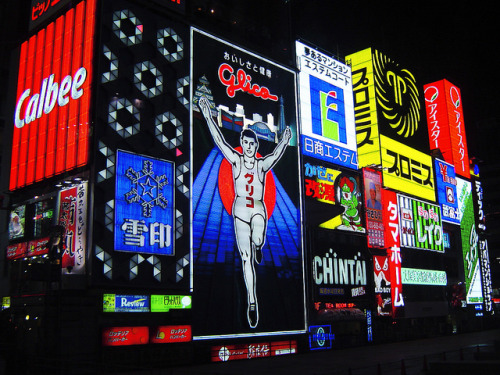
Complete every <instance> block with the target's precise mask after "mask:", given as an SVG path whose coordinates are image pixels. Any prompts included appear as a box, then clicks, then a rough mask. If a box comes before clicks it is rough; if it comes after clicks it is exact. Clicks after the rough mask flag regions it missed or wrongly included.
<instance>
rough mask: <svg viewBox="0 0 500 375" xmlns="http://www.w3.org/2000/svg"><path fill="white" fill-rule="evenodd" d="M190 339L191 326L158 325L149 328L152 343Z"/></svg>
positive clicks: (186, 340)
mask: <svg viewBox="0 0 500 375" xmlns="http://www.w3.org/2000/svg"><path fill="white" fill-rule="evenodd" d="M191 339H192V332H191V326H186V325H185V326H159V327H156V328H155V329H153V330H151V337H150V342H151V343H152V344H167V343H175V342H189V341H191Z"/></svg>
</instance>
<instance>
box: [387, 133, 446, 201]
mask: <svg viewBox="0 0 500 375" xmlns="http://www.w3.org/2000/svg"><path fill="white" fill-rule="evenodd" d="M380 144H381V148H382V176H383V180H384V186H385V187H388V188H391V189H395V190H399V191H401V192H403V193H407V194H411V195H415V196H417V197H419V198H423V199H427V200H429V201H433V202H435V201H436V193H435V182H434V168H433V163H432V158H431V156H430V155H427V154H425V153H423V152H420V151H417V150H415V149H414V148H411V147H408V146H407V145H405V144H402V143H399V142H396V141H394V140H392V139H390V138H388V137H385V136H383V135H381V136H380Z"/></svg>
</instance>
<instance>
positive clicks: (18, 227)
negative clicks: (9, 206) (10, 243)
mask: <svg viewBox="0 0 500 375" xmlns="http://www.w3.org/2000/svg"><path fill="white" fill-rule="evenodd" d="M25 225H26V205H21V206H18V207H16V208H14V209H13V210H12V211H10V221H9V240H15V239H18V238H23V237H24V232H25V231H24V228H25Z"/></svg>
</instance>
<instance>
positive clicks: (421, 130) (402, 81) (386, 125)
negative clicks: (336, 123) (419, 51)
mask: <svg viewBox="0 0 500 375" xmlns="http://www.w3.org/2000/svg"><path fill="white" fill-rule="evenodd" d="M346 61H347V62H348V63H349V64H350V65H351V67H352V79H353V90H354V110H355V119H356V134H357V138H358V157H359V166H361V167H363V166H367V165H370V164H381V158H383V157H384V156H383V155H380V152H381V151H382V150H381V147H384V146H385V145H384V139H382V138H380V141H379V139H378V134H381V135H384V136H385V137H387V138H388V139H390V140H391V141H393V143H397V144H399V145H406V146H408V147H410V148H412V149H416V150H418V151H421V152H427V151H428V149H429V143H428V139H427V131H426V129H425V126H421V124H420V122H421V117H422V112H423V109H422V108H421V104H420V101H421V97H422V93H421V89H419V86H418V84H417V79H416V77H415V75H414V74H413V73H411V72H410V71H409V70H408V69H407V68H406V67H403V66H401V65H400V64H399V63H397V62H396V61H394V60H393V59H391V58H390V57H388V56H386V55H384V54H383V53H381V52H379V51H377V50H375V49H371V48H368V49H365V50H363V51H360V52H356V53H354V54H352V55H349V56H347V57H346ZM379 142H380V143H379ZM386 147H387V146H386ZM382 153H383V151H382ZM414 166H415V167H420V166H417V165H414ZM384 184H385V177H384Z"/></svg>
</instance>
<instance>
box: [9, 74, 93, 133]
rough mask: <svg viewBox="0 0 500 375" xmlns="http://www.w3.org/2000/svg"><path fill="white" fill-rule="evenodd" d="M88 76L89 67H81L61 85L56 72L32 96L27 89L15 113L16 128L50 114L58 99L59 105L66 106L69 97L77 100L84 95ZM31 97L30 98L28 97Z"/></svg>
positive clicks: (63, 80)
mask: <svg viewBox="0 0 500 375" xmlns="http://www.w3.org/2000/svg"><path fill="white" fill-rule="evenodd" d="M86 78H87V69H85V68H84V67H81V68H80V69H78V70H77V71H76V73H75V74H74V76H73V77H71V76H70V75H67V76H66V77H64V78H63V79H62V81H61V84H60V85H59V84H58V83H57V82H54V74H51V75H50V76H49V77H48V78H44V80H43V81H42V87H41V88H40V92H39V93H36V94H34V95H33V96H31V97H30V98H29V96H30V93H31V89H27V90H25V91H24V92H23V93H22V94H21V96H20V97H19V99H18V101H17V104H16V113H15V115H14V124H15V126H16V128H22V127H23V126H24V125H26V124H29V123H30V122H33V121H35V120H36V119H38V118H40V117H42V114H43V113H44V114H46V115H47V114H49V113H50V112H51V111H52V110H53V109H54V107H55V105H56V101H57V104H58V105H59V107H64V106H65V105H66V104H68V103H69V99H70V97H71V99H73V100H76V99H78V98H80V97H81V96H82V95H83V88H82V86H83V83H84V82H85V79H86ZM28 98H29V99H28ZM26 100H28V104H27V106H26V110H25V111H24V116H23V117H22V118H21V116H22V114H21V109H22V107H23V104H24V102H25V101H26Z"/></svg>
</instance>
